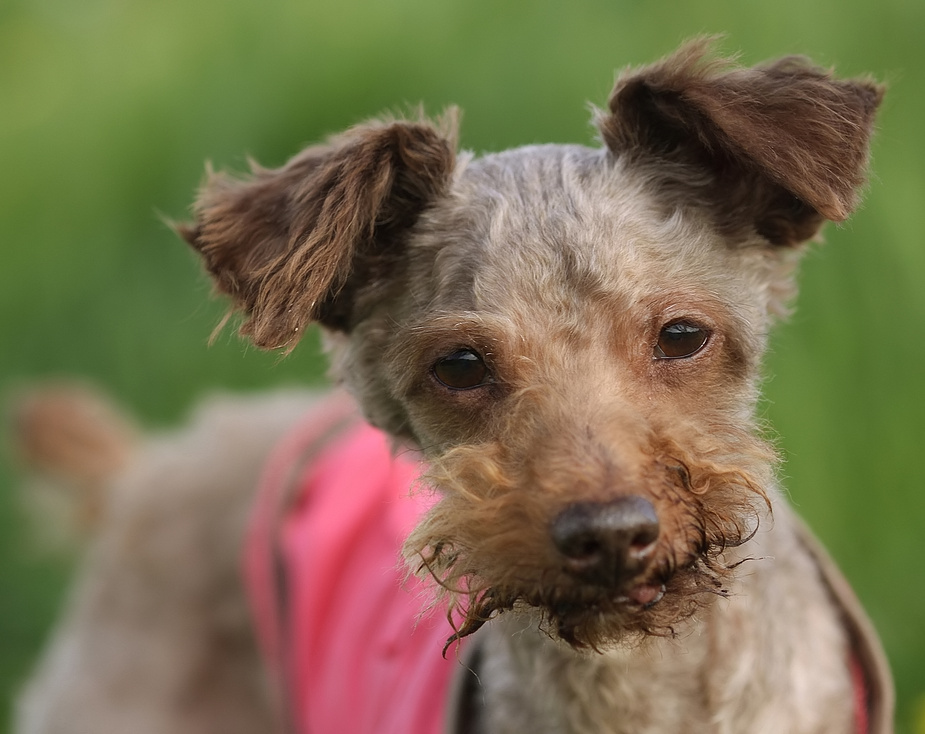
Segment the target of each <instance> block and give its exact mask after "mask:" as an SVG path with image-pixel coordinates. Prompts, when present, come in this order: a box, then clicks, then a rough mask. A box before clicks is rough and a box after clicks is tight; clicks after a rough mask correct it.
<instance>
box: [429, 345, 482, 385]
mask: <svg viewBox="0 0 925 734" xmlns="http://www.w3.org/2000/svg"><path fill="white" fill-rule="evenodd" d="M432 371H433V374H434V377H436V378H437V380H438V381H440V382H441V383H443V384H444V385H446V386H447V387H450V388H453V389H454V390H468V389H469V388H472V387H479V386H480V385H484V384H485V383H486V382H487V381H488V367H486V366H485V362H483V361H482V358H481V357H480V356H479V355H478V354H476V353H475V352H473V351H472V350H471V349H460V350H459V351H457V352H453V353H452V354H448V355H447V356H446V357H443V358H442V359H439V360H438V361H437V363H436V364H435V365H434V366H433V370H432Z"/></svg>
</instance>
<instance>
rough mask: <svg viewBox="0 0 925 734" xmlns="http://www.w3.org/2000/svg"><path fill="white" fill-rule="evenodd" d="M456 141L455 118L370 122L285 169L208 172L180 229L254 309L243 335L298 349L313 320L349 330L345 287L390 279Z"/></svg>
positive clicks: (220, 281)
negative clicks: (188, 221) (402, 242)
mask: <svg viewBox="0 0 925 734" xmlns="http://www.w3.org/2000/svg"><path fill="white" fill-rule="evenodd" d="M455 138H456V121H455V114H454V113H452V112H451V113H450V114H449V115H447V117H446V119H445V120H444V121H443V122H442V123H440V124H439V125H438V124H433V123H430V122H424V121H421V122H390V123H382V122H371V123H367V124H365V125H360V126H358V127H356V128H353V129H352V130H349V131H348V132H346V133H344V134H342V135H339V136H337V137H335V138H333V139H332V140H331V141H330V142H329V143H328V144H326V145H319V146H314V147H311V148H308V149H307V150H305V151H303V152H302V153H300V154H299V155H297V156H296V157H295V158H293V159H292V160H291V161H289V162H288V163H287V164H286V165H285V166H283V167H282V168H279V169H275V170H267V169H264V168H260V167H259V166H257V165H256V164H254V165H253V166H252V168H253V171H252V175H251V176H250V177H247V178H244V179H235V178H232V177H230V176H228V175H226V174H222V173H217V174H216V173H210V175H209V178H208V180H207V181H206V183H205V185H204V187H203V189H202V191H201V193H200V195H199V199H198V200H197V202H196V206H195V213H196V222H195V224H193V225H186V226H181V227H179V231H180V233H181V234H182V236H183V237H184V238H185V239H186V240H187V241H188V242H189V243H190V244H191V245H193V247H195V248H196V249H197V250H198V251H199V252H200V253H201V254H202V256H203V259H204V260H205V264H206V267H207V268H208V270H209V272H210V273H211V274H212V276H213V278H214V280H215V284H216V286H217V288H218V289H219V290H220V291H222V292H223V293H226V294H228V295H230V296H231V297H232V299H233V300H234V304H235V306H236V307H238V308H240V309H242V310H243V311H244V312H245V313H246V314H247V316H248V319H247V321H246V322H245V323H244V325H243V326H242V328H241V333H242V334H245V335H247V336H249V337H250V338H251V339H252V340H253V341H254V343H255V344H257V345H258V346H260V347H265V348H277V347H290V348H291V346H292V345H294V343H295V342H296V341H298V339H299V338H301V336H302V332H303V330H304V327H305V326H306V324H307V323H308V322H310V321H313V320H319V321H321V322H322V323H325V324H326V325H328V326H331V327H335V328H340V329H346V328H348V327H349V325H350V322H351V320H352V319H353V314H352V312H351V307H350V304H351V298H350V297H349V296H347V294H346V293H344V292H343V290H344V289H345V287H347V290H348V291H349V290H350V288H349V287H348V286H349V284H350V283H351V282H353V283H356V282H362V281H363V280H368V279H375V278H382V277H384V274H385V272H386V271H388V269H389V263H390V262H392V261H394V259H395V258H396V257H398V254H399V253H397V252H396V251H395V249H396V240H397V239H399V236H400V234H401V232H403V231H405V230H407V229H408V228H409V227H410V226H411V225H412V224H413V223H414V221H415V220H416V219H417V216H418V215H419V213H420V212H421V210H422V209H423V208H424V207H425V206H427V204H428V203H429V202H430V201H431V200H433V199H434V198H435V197H437V196H438V195H440V194H441V193H442V192H443V191H444V190H445V189H446V187H447V185H448V182H449V177H450V175H451V173H452V171H453V166H454V163H455Z"/></svg>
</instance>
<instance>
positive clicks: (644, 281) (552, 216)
mask: <svg viewBox="0 0 925 734" xmlns="http://www.w3.org/2000/svg"><path fill="white" fill-rule="evenodd" d="M658 181H659V179H658V178H657V177H655V176H653V175H651V174H649V173H647V172H646V171H645V170H644V169H638V168H634V167H633V166H629V165H626V164H625V163H624V162H623V161H621V160H620V159H616V158H614V157H613V156H612V155H610V154H609V153H608V152H607V151H605V150H599V149H592V148H585V147H581V146H562V145H548V146H531V147H526V148H519V149H515V150H512V151H507V152H504V153H498V154H492V155H488V156H485V157H482V158H478V159H474V160H472V161H469V162H468V163H466V164H464V166H463V168H462V170H461V171H460V172H459V173H458V175H457V178H456V180H455V182H454V185H453V188H452V191H451V193H450V195H449V196H448V197H447V199H446V200H445V201H443V202H441V203H440V204H439V205H438V206H437V207H435V208H434V210H432V211H431V212H430V213H429V214H428V215H427V216H426V217H425V219H424V221H423V222H422V227H421V231H422V232H423V234H422V236H421V238H420V239H419V242H420V243H422V244H423V246H424V249H425V250H426V251H427V252H428V253H429V254H428V255H427V256H426V257H428V258H432V263H430V264H429V265H428V267H433V272H432V274H433V276H434V277H432V278H428V279H427V281H428V282H429V283H430V284H431V287H433V288H434V289H435V290H434V292H431V293H429V294H427V295H426V296H425V298H426V300H427V301H428V302H429V303H431V304H432V305H433V306H435V307H437V308H438V309H440V310H451V309H460V308H462V309H466V310H498V311H502V312H505V313H510V312H511V310H512V309H516V308H517V304H529V307H531V308H534V307H540V306H542V305H551V306H553V307H555V308H556V309H561V308H562V307H563V306H564V305H567V304H573V305H578V304H581V303H582V302H584V301H585V300H586V299H587V297H588V296H589V295H596V296H600V297H610V298H612V299H617V300H619V301H621V302H623V303H626V304H633V303H640V302H645V301H646V300H647V299H649V298H652V297H654V296H655V295H656V294H661V293H667V292H671V291H679V292H682V291H683V292H693V293H698V292H703V293H708V294H710V295H711V296H712V297H716V298H719V299H720V300H728V301H729V302H730V303H738V305H739V306H740V307H741V306H743V305H744V304H742V303H741V301H742V300H743V299H748V297H749V293H752V295H755V294H754V288H752V287H750V286H751V284H750V283H749V281H750V280H752V278H751V277H750V275H749V268H748V267H743V257H742V253H741V248H737V247H734V246H732V244H731V243H729V242H728V241H726V240H725V239H724V238H723V237H722V236H721V235H719V234H718V233H717V232H715V231H714V230H713V228H712V227H711V226H710V224H709V220H708V217H707V216H706V213H705V212H703V211H701V210H698V209H697V208H696V207H694V206H689V207H684V208H683V209H682V208H681V207H679V206H678V205H676V204H674V205H673V204H671V203H670V201H669V199H668V198H667V197H665V196H660V191H659V184H658Z"/></svg>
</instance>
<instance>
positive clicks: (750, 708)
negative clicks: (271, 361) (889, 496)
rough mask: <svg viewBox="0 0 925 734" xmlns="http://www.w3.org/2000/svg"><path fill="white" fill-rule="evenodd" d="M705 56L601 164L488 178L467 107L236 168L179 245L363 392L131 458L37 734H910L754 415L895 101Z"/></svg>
mask: <svg viewBox="0 0 925 734" xmlns="http://www.w3.org/2000/svg"><path fill="white" fill-rule="evenodd" d="M711 43H712V42H711V41H710V40H704V39H700V40H695V41H693V42H689V43H688V44H686V45H684V46H682V47H681V48H680V49H679V50H677V51H676V52H675V53H674V54H672V55H671V56H669V57H667V58H665V59H663V60H662V61H659V62H657V63H655V64H652V65H650V66H646V67H642V68H638V69H631V70H628V71H626V72H624V73H623V74H622V75H621V76H620V77H619V79H618V81H617V82H616V86H615V88H614V90H613V93H612V94H611V96H610V99H609V104H608V106H607V107H606V109H602V110H597V111H595V113H594V122H595V124H596V126H597V129H598V131H599V133H600V145H599V146H598V147H582V146H577V145H537V146H528V147H523V148H518V149H514V150H510V151H506V152H502V153H496V154H490V155H484V156H481V157H476V156H473V155H471V154H469V153H465V152H459V151H458V150H457V142H456V141H457V114H456V113H455V111H453V110H450V111H448V112H447V113H446V114H444V116H443V117H442V118H440V119H438V120H435V121H432V120H428V119H426V118H424V117H423V116H420V115H419V116H417V117H414V116H412V117H411V118H410V119H385V120H378V121H373V122H369V123H366V124H362V125H359V126H358V127H355V128H352V129H350V130H348V131H347V132H345V133H343V134H341V135H339V136H336V137H334V138H332V139H330V140H329V141H328V142H327V143H324V144H321V145H317V146H312V147H309V148H308V149H306V150H305V151H303V152H302V153H300V154H298V155H297V156H296V157H294V158H293V159H292V160H290V161H289V162H288V163H286V164H285V165H283V166H282V167H280V168H278V169H264V168H261V167H259V166H257V165H254V166H253V170H252V172H251V173H250V174H249V175H247V176H243V177H234V176H231V175H228V174H224V173H213V172H210V174H209V176H208V178H207V180H206V182H205V183H204V185H203V188H202V190H201V191H200V194H199V197H198V199H197V201H196V204H195V207H194V221H193V222H191V223H190V224H186V225H181V226H179V227H178V229H179V232H180V234H181V235H182V236H183V238H184V239H185V240H186V241H187V242H188V243H189V244H190V245H192V247H193V248H194V249H195V250H196V251H197V252H198V253H199V255H200V256H201V259H202V261H203V263H204V265H205V268H206V270H207V271H208V273H209V274H210V276H211V278H212V280H213V282H214V284H215V287H216V289H217V291H218V292H220V293H221V294H224V295H225V296H227V297H228V298H230V301H231V303H232V309H233V311H238V312H240V313H241V314H242V315H243V318H242V324H241V327H240V332H241V333H242V334H243V335H244V336H245V337H246V338H248V339H249V340H251V341H252V342H253V343H254V344H256V345H257V346H259V347H262V348H267V349H275V350H281V351H282V352H287V351H289V350H291V349H292V348H293V347H294V346H295V344H296V343H297V342H298V341H299V339H300V338H301V336H302V335H303V334H304V333H305V331H306V329H307V328H309V326H310V325H311V324H313V323H315V324H320V326H321V328H322V330H323V332H324V334H325V340H326V341H325V344H326V348H327V350H328V352H329V354H330V356H331V365H332V374H333V377H334V379H335V380H336V381H337V382H338V383H339V384H341V385H342V386H343V388H344V389H345V390H346V393H348V394H349V395H350V396H351V397H350V398H346V397H344V396H343V395H341V396H339V397H334V398H322V397H320V396H317V395H284V396H280V397H277V398H273V399H266V400H257V401H252V400H242V399H237V400H232V399H224V400H219V401H217V402H215V403H212V404H211V405H210V407H207V408H206V409H204V411H203V412H202V413H201V414H200V416H199V417H198V418H197V419H196V420H194V421H193V425H192V427H191V428H188V429H187V430H186V431H185V432H182V433H179V434H175V435H172V436H169V437H164V438H160V439H157V440H156V441H154V443H153V444H151V445H150V446H148V447H144V446H142V447H135V448H133V449H132V451H133V453H132V456H133V458H132V459H131V460H130V461H128V462H126V465H125V466H122V465H120V467H119V468H118V470H116V469H114V470H113V472H112V475H111V477H110V478H109V479H108V480H107V481H108V482H109V483H110V485H111V486H110V488H109V496H110V502H111V509H110V510H109V511H108V513H107V514H106V516H104V518H103V520H102V521H101V528H100V531H99V532H100V537H99V540H98V542H97V545H96V547H94V548H93V549H92V551H91V555H90V557H89V560H88V562H87V565H86V568H85V574H84V575H83V577H82V579H81V581H79V583H78V588H77V591H76V592H75V596H74V599H73V601H72V605H71V607H70V610H69V612H68V614H67V615H66V618H65V621H64V623H63V624H62V626H61V627H60V628H59V630H58V636H57V638H56V640H55V641H54V642H53V643H52V645H51V646H50V647H49V650H48V652H47V653H46V656H45V658H44V661H43V662H42V664H41V665H40V668H39V671H38V672H37V674H36V675H35V676H34V678H33V680H32V682H31V683H30V686H29V688H28V689H27V692H26V694H25V696H24V697H23V699H22V700H23V703H22V706H21V711H22V715H21V719H20V720H21V722H23V723H22V724H21V726H20V729H19V730H20V731H21V732H23V733H24V734H26V733H28V734H32V733H38V732H42V733H43V734H50V733H51V732H64V731H68V732H71V733H73V732H84V731H86V732H89V731H94V732H101V731H103V732H109V731H122V730H128V729H131V730H132V731H136V732H149V731H150V732H152V733H153V732H166V731H171V732H187V731H189V732H193V731H196V732H200V733H201V732H212V731H214V732H219V731H221V732H224V733H225V734H227V733H228V732H245V731H274V730H280V731H292V732H306V731H311V732H317V731H338V732H348V731H364V732H377V733H379V732H384V733H390V732H399V731H403V732H415V733H416V734H417V733H418V732H437V731H453V732H458V733H460V734H462V733H463V732H466V733H475V734H489V733H490V734H501V733H513V732H518V733H521V732H525V731H531V732H536V733H537V734H541V733H542V734H547V733H548V734H554V733H555V734H563V733H566V732H567V733H569V734H579V733H581V734H585V733H588V734H590V733H592V732H594V733H598V732H612V733H620V734H643V733H645V734H668V733H671V734H676V733H677V732H682V731H683V732H692V733H697V732H722V733H728V734H743V733H744V732H748V733H750V734H758V733H774V734H779V733H781V732H787V733H788V734H810V733H813V734H822V733H832V734H834V733H836V732H837V733H839V734H848V733H854V732H871V733H877V734H882V733H883V732H889V731H892V708H893V693H892V683H891V680H890V674H889V669H888V667H887V664H886V661H885V657H884V654H883V652H882V650H881V648H880V644H879V642H878V641H877V638H876V634H875V633H874V631H873V629H872V626H871V624H870V622H869V621H868V619H867V617H866V616H865V614H864V612H863V611H862V609H861V607H860V605H859V603H858V602H857V600H856V599H855V597H854V595H853V593H852V592H851V590H850V588H849V587H848V584H847V582H846V581H845V580H844V579H843V577H842V576H841V574H840V573H839V571H838V570H837V568H836V567H835V566H834V564H833V563H832V561H831V560H830V559H829V558H828V556H827V555H826V554H825V552H824V550H823V549H822V548H821V547H820V546H819V544H818V543H817V542H816V541H815V540H814V539H813V537H812V535H811V534H810V532H809V531H808V530H807V529H806V528H805V526H804V525H803V524H802V523H801V522H800V520H799V519H798V518H797V517H796V516H795V514H794V513H793V511H792V510H791V509H790V508H789V507H788V505H787V503H786V500H785V499H784V495H783V492H782V490H781V489H780V488H779V486H778V484H777V481H776V478H775V467H776V456H775V452H774V450H773V448H772V447H771V445H770V444H769V442H768V440H767V438H766V435H765V434H766V431H765V430H764V429H763V427H762V426H761V425H760V422H759V421H758V419H757V418H756V415H755V408H756V402H757V399H758V390H759V382H760V368H761V360H762V355H763V353H764V351H765V348H766V346H767V339H768V332H769V330H770V328H771V326H772V325H773V324H774V322H775V321H777V320H778V319H779V318H781V317H783V316H785V315H786V314H787V313H788V309H789V305H790V303H791V300H792V298H793V296H794V294H795V283H794V272H795V268H796V266H797V262H798V260H799V257H800V255H801V253H802V252H803V251H804V250H805V248H806V246H807V243H808V242H811V241H812V240H814V239H817V235H818V233H819V231H820V228H821V227H822V225H823V224H824V222H825V221H826V220H829V221H835V222H839V221H842V220H844V219H846V218H847V217H848V216H849V214H850V213H851V212H852V211H853V210H854V209H855V208H856V206H857V204H858V200H859V196H860V193H861V191H862V189H863V187H864V184H865V177H866V171H867V166H868V157H869V142H870V137H871V134H872V131H873V125H874V118H875V113H876V109H877V107H878V105H879V103H880V101H881V98H882V95H883V88H882V87H881V86H880V85H879V84H877V83H875V82H874V81H872V80H871V79H866V78H865V79H851V80H843V79H837V78H835V77H834V76H833V75H832V74H831V73H830V72H828V71H826V70H822V69H820V68H817V67H815V66H813V65H812V64H811V63H810V62H809V61H807V60H805V59H803V58H797V57H788V58H784V59H781V60H778V61H774V62H771V63H767V64H763V65H759V66H755V67H751V68H744V67H740V66H738V65H736V63H735V62H734V61H732V60H728V59H721V58H717V57H716V56H715V55H714V54H713V52H712V47H711ZM52 407H54V405H52ZM40 412H41V411H35V410H32V411H25V412H24V413H23V416H22V420H21V421H20V425H21V426H22V427H24V428H22V430H21V431H20V433H21V435H23V436H27V437H28V436H29V435H33V436H35V435H42V434H43V432H46V431H47V430H48V429H47V426H48V424H51V423H54V418H51V419H47V420H46V421H45V422H43V421H42V420H33V418H34V416H36V415H38V414H39V413H40ZM47 412H48V411H46V413H47ZM50 412H51V415H52V416H54V415H55V414H56V411H55V410H54V409H52V410H51V411H50ZM62 412H67V411H62ZM303 413H306V414H307V418H303V419H299V418H297V416H298V415H300V414H303ZM361 415H362V419H361V418H360V416H361ZM74 420H75V421H76V422H77V423H78V424H80V425H84V422H83V419H82V418H80V417H79V416H78V417H77V418H76V419H74ZM28 426H31V428H29V429H28V430H27V428H25V427H28ZM287 433H288V434H289V438H285V439H282V444H281V448H279V449H277V450H276V451H275V452H271V450H270V446H271V445H272V444H274V443H275V442H277V441H278V440H280V438H281V437H282V436H284V435H285V434H287ZM26 443H27V444H28V443H30V441H29V440H26ZM36 443H39V442H38V441H36V440H32V441H31V444H36ZM54 455H55V451H54V450H49V451H47V452H46V455H45V456H44V457H43V458H41V459H40V460H39V461H38V463H40V464H41V463H44V464H46V465H54V464H55V463H56V459H55V456H54ZM120 455H121V454H120ZM268 455H269V456H271V458H270V459H269V464H268V465H267V467H266V468H265V469H264V470H263V474H262V478H258V477H259V476H260V469H259V468H258V467H259V466H260V465H261V464H262V463H264V461H265V460H266V457H267V456H268ZM59 463H60V462H59ZM419 475H420V477H421V478H420V479H415V477H417V476H419ZM258 485H259V489H258V490H256V498H257V499H256V504H255V508H256V509H255V510H254V511H253V513H252V515H251V516H250V518H251V519H250V520H247V519H246V517H247V513H246V510H245V508H246V506H247V505H248V504H249V503H250V502H251V501H253V495H254V494H255V490H254V489H253V488H254V487H255V486H258ZM367 485H368V486H369V487H372V488H371V489H367V488H366V487H367ZM409 486H411V487H414V488H415V491H413V492H412V493H411V494H410V495H409ZM324 513H332V514H329V515H326V514H324ZM335 515H336V518H335ZM344 518H346V519H344ZM248 523H249V528H250V529H249V530H248V529H246V528H247V527H248ZM171 526H172V527H173V530H172V532H167V531H166V530H165V531H163V532H160V533H158V532H154V530H155V529H156V528H164V527H171ZM404 536H406V537H404ZM155 537H157V541H155V540H152V538H155ZM168 539H169V540H168ZM380 541H381V542H380ZM399 546H402V550H401V553H402V554H403V557H404V559H405V565H406V567H407V569H409V573H410V574H411V576H410V578H407V579H404V580H403V578H402V574H403V572H402V571H401V570H400V568H398V567H397V566H396V561H397V559H398V557H399V552H400V551H399ZM242 547H243V548H244V551H243V553H244V563H245V574H244V576H245V579H246V581H245V582H242V581H241V580H240V579H239V577H238V575H237V574H236V572H235V571H236V564H237V557H238V553H239V549H240V548H242ZM370 569H372V570H370ZM353 578H356V579H359V580H358V581H357V582H356V583H355V584H354V585H353V586H351V579H353ZM245 584H246V589H247V590H246V591H245ZM129 587H133V588H131V589H130V590H129V591H124V589H127V588H129ZM318 588H321V589H322V591H319V590H318ZM247 594H249V596H250V599H251V601H250V604H251V612H250V614H252V615H253V617H254V619H255V620H256V627H257V638H258V641H255V640H254V639H253V634H252V633H251V632H249V629H250V628H249V622H248V612H247V607H246V605H245V601H244V598H245V595H247ZM387 597H388V599H387ZM396 599H397V601H396ZM140 600H147V601H140ZM393 609H398V611H397V612H395V613H394V614H393ZM155 610H156V611H155ZM258 645H259V647H260V649H261V650H262V653H261V652H258ZM101 650H102V651H108V652H106V655H107V656H108V657H106V659H105V660H103V661H102V662H99V661H97V662H96V663H95V664H93V665H90V664H87V663H88V661H90V660H93V656H94V655H97V656H99V655H100V654H101V653H100V651H101ZM408 650H412V651H413V652H407V651H408ZM441 651H442V652H443V655H441ZM261 655H262V657H263V659H264V661H265V662H266V664H267V671H268V673H267V677H266V678H265V679H264V678H261V674H260V672H259V671H260V669H261V664H260V662H259V661H260V658H261ZM412 656H414V658H415V659H414V660H412V659H411V658H412ZM104 657H105V656H104ZM418 659H420V660H423V662H421V663H420V665H421V666H422V667H421V668H420V669H418V668H415V667H414V666H415V665H416V664H417V662H416V661H417V660H418ZM129 660H134V661H135V663H134V665H129V664H128V663H127V661H129ZM141 660H144V664H141V662H140V661H141ZM78 671H80V673H81V674H80V675H78V674H77V672H78ZM133 671H137V672H133ZM370 671H372V672H370ZM369 682H371V685H373V686H376V685H378V686H379V687H378V688H375V689H374V690H373V689H367V690H365V691H364V690H363V689H362V687H361V686H359V684H360V683H369ZM354 686H358V688H357V690H356V691H355V692H354V691H353V689H352V687H354ZM346 687H351V693H350V694H349V695H347V694H346V693H345V692H344V690H345V688H346ZM78 689H80V690H78ZM438 704H439V705H438ZM438 708H443V709H445V710H443V711H438V710H436V709H438Z"/></svg>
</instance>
